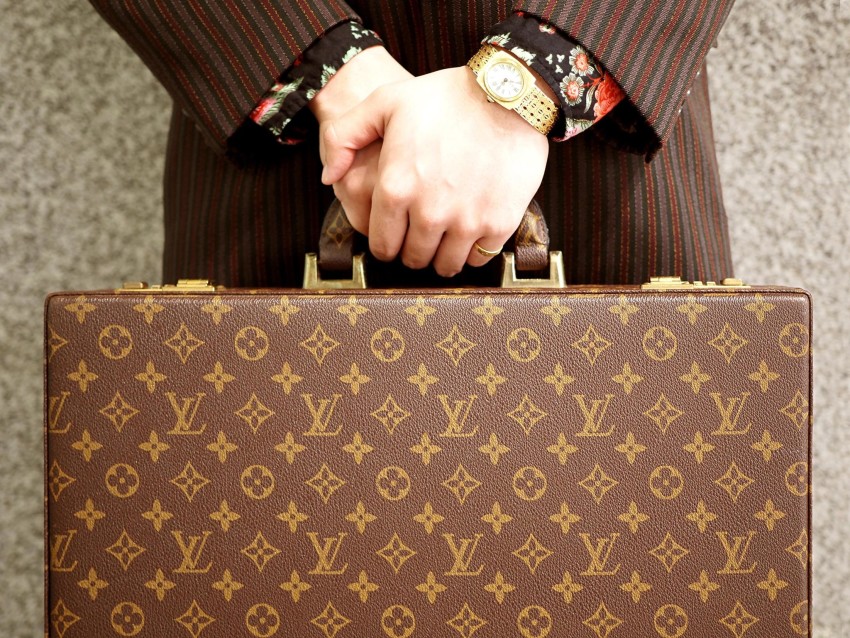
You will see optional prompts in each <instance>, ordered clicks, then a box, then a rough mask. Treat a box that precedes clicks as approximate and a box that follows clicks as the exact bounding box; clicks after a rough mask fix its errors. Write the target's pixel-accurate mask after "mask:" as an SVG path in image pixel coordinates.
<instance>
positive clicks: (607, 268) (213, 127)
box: [92, 0, 732, 286]
mask: <svg viewBox="0 0 850 638" xmlns="http://www.w3.org/2000/svg"><path fill="white" fill-rule="evenodd" d="M92 3H93V4H94V5H95V7H96V8H97V9H98V11H99V12H100V13H101V14H102V15H103V16H104V18H105V19H106V20H107V21H108V22H109V23H110V24H111V25H112V26H113V27H114V28H115V29H116V30H117V31H118V32H119V33H120V34H121V35H122V37H124V39H125V40H126V41H127V42H128V43H129V44H130V46H131V47H132V48H133V49H134V50H135V51H136V52H137V53H138V54H139V56H140V57H141V58H142V60H143V61H144V62H145V64H147V66H148V67H149V68H150V69H151V71H152V72H153V73H154V74H155V75H156V76H157V78H158V79H159V80H160V81H161V82H162V83H163V85H164V86H165V88H166V89H167V90H168V91H169V93H170V94H171V96H172V97H173V99H174V109H173V113H172V120H171V132H170V136H169V142H168V151H167V153H168V155H167V159H166V169H165V179H164V182H165V250H164V272H163V278H164V279H165V280H166V281H171V280H174V279H175V278H177V277H205V278H211V279H214V280H216V281H217V282H220V283H224V284H227V285H242V286H261V285H297V284H298V282H299V281H300V277H301V268H302V264H301V262H302V260H303V254H304V252H305V251H307V250H311V249H314V248H315V247H316V246H317V245H318V239H317V237H318V231H319V227H320V224H321V216H322V214H323V212H324V210H325V209H326V208H327V206H328V204H329V202H330V201H331V199H332V197H333V193H332V191H331V189H329V188H325V187H322V186H321V185H320V174H321V164H320V161H319V158H318V149H317V144H316V143H315V140H308V141H307V142H306V143H304V144H300V145H297V146H290V147H283V146H281V147H278V148H274V149H273V150H272V151H268V152H265V153H264V154H263V156H262V159H260V160H256V161H253V162H249V163H245V162H234V161H232V160H231V159H229V158H228V155H227V154H226V153H225V151H226V150H227V149H228V146H229V144H231V143H232V141H233V140H234V139H247V138H244V137H243V136H242V135H241V132H244V130H245V118H246V116H247V114H248V113H249V112H250V111H251V110H252V109H253V108H254V106H255V105H256V103H257V101H258V100H259V99H260V97H261V96H262V95H263V93H264V92H265V91H266V90H267V89H268V88H269V86H270V85H271V84H272V83H273V82H274V81H275V79H277V78H278V77H279V76H280V75H281V73H282V72H284V71H285V70H286V69H287V68H288V67H289V66H290V65H291V64H292V63H293V62H294V61H295V60H296V59H297V58H298V56H299V55H300V54H301V53H302V52H303V51H304V50H306V49H307V48H308V47H309V46H310V45H311V44H312V43H313V42H314V41H316V39H317V38H319V37H321V34H322V33H324V32H325V31H327V30H328V29H330V28H331V27H332V26H334V25H336V24H338V23H339V22H341V21H344V20H349V19H357V20H360V21H362V22H363V23H364V24H365V25H366V26H368V27H370V28H372V29H374V30H376V31H377V32H378V33H379V34H380V35H381V36H382V37H383V39H384V42H385V45H386V47H387V48H388V49H389V51H390V52H391V53H392V54H393V55H394V56H395V57H396V58H397V59H398V60H399V61H400V62H401V63H402V64H403V65H404V66H405V67H406V68H407V69H408V70H409V71H411V72H412V73H414V74H416V75H420V74H423V73H427V72H430V71H434V70H436V69H440V68H445V67H448V66H458V65H461V64H463V63H464V62H465V61H466V60H467V59H468V58H469V57H470V56H471V55H472V53H474V52H475V51H476V50H477V48H478V46H479V42H480V40H481V39H482V38H483V37H484V36H485V35H486V34H487V31H488V29H489V28H490V27H491V26H492V25H494V24H496V23H498V22H500V21H501V20H503V19H504V18H505V17H506V16H507V15H508V14H509V13H510V11H511V10H521V11H525V12H527V13H529V14H531V15H533V16H537V17H539V18H541V19H543V20H546V21H548V22H550V23H552V24H554V25H555V26H557V27H559V28H560V29H562V30H563V31H564V32H565V33H566V34H567V35H568V36H569V37H571V38H572V39H574V40H575V41H577V42H579V43H581V44H582V45H584V46H585V47H586V48H588V50H589V51H590V52H591V53H592V54H593V55H595V56H596V58H597V59H598V60H600V61H601V62H602V64H603V65H604V66H605V67H606V68H607V69H608V71H609V72H611V74H612V75H613V76H614V77H615V78H616V80H617V81H618V83H619V84H620V86H622V87H623V88H624V90H625V91H626V94H627V97H628V100H627V103H624V104H622V105H621V106H620V107H618V108H617V109H615V111H614V112H612V113H611V114H609V116H607V117H606V118H605V119H603V120H602V121H601V122H600V123H599V124H597V125H596V126H594V127H593V128H592V129H591V130H590V131H588V132H586V133H584V134H582V135H580V136H578V137H576V138H573V139H571V140H569V141H567V142H564V143H560V144H553V146H552V149H551V151H550V155H549V164H548V166H547V171H546V175H545V177H544V181H543V184H542V186H541V189H540V192H539V193H538V199H539V201H540V203H541V205H542V206H543V208H544V211H546V213H547V217H548V219H549V225H550V231H551V235H552V245H553V247H554V248H560V249H562V250H563V251H564V252H565V256H566V259H567V276H568V280H569V281H571V282H574V283H579V282H581V283H585V282H586V283H615V282H640V281H643V280H646V279H647V278H648V277H649V276H651V275H657V274H676V275H682V276H684V277H687V278H690V279H702V280H705V279H721V278H723V277H726V276H731V275H732V267H731V258H730V255H729V240H728V232H727V226H726V216H725V211H724V209H723V203H722V198H721V190H720V184H719V180H718V171H717V164H716V159H715V155H714V140H713V137H712V129H711V115H710V110H709V100H708V90H707V78H706V73H705V71H704V69H705V56H706V53H707V52H708V49H709V47H710V46H711V43H712V42H713V41H714V40H715V38H716V36H717V33H718V31H719V29H720V28H721V26H722V24H723V22H724V21H725V19H726V16H727V15H728V12H729V9H730V8H731V4H732V0H715V1H709V0H682V1H679V0H574V1H572V0H518V1H516V2H508V0H451V1H449V0H351V1H350V2H349V3H345V2H342V1H340V0H295V1H285V0H254V1H240V2H237V1H235V0H92ZM623 149H629V150H631V151H637V152H626V151H625V150H623ZM659 149H660V150H659ZM646 157H652V161H651V162H647V161H646ZM506 161H510V160H509V158H506Z"/></svg>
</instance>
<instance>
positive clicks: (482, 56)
mask: <svg viewBox="0 0 850 638" xmlns="http://www.w3.org/2000/svg"><path fill="white" fill-rule="evenodd" d="M466 65H467V66H468V67H469V68H470V69H472V72H473V73H474V74H475V79H476V81H477V82H478V84H479V85H480V86H481V88H482V89H484V92H485V93H486V94H487V99H488V100H489V101H490V102H495V103H496V104H499V105H501V106H503V107H505V108H506V109H509V110H511V111H516V112H517V113H519V115H520V117H521V118H522V119H524V120H525V121H526V122H528V123H529V124H531V125H532V126H533V127H534V128H536V129H537V130H538V131H540V132H541V133H543V135H546V134H548V133H549V131H551V130H552V127H553V126H554V125H555V121H556V120H557V119H558V106H557V104H555V102H553V101H552V99H551V98H550V97H549V96H548V95H546V94H545V93H544V92H543V91H541V90H540V88H539V87H538V86H537V84H536V81H535V78H534V75H533V74H532V73H531V71H529V70H528V68H527V67H526V66H525V65H524V64H523V63H522V62H520V61H519V60H517V59H516V58H515V57H514V56H512V55H511V54H510V53H508V52H507V51H505V50H503V49H499V48H497V47H494V46H492V45H490V44H484V45H482V47H481V48H480V49H479V50H478V53H476V54H475V55H473V56H472V58H471V59H470V60H469V62H467V63H466Z"/></svg>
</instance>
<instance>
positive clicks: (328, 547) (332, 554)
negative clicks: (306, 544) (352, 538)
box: [307, 532, 348, 576]
mask: <svg viewBox="0 0 850 638" xmlns="http://www.w3.org/2000/svg"><path fill="white" fill-rule="evenodd" d="M307 536H308V537H309V538H310V541H311V542H312V543H313V549H315V550H316V554H317V555H318V557H319V560H318V562H317V563H316V566H315V567H314V568H313V569H312V570H311V571H310V573H311V574H314V575H319V576H339V575H340V574H344V573H345V570H346V569H348V563H346V564H345V565H343V566H342V567H340V568H339V569H334V563H335V562H336V557H337V554H339V548H340V547H342V541H343V539H344V538H345V537H346V536H348V534H347V533H346V532H339V533H338V534H337V535H336V536H329V537H325V538H324V539H322V540H323V541H324V544H323V545H322V544H320V543H319V535H318V534H317V533H316V532H307Z"/></svg>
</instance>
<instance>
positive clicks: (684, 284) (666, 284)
mask: <svg viewBox="0 0 850 638" xmlns="http://www.w3.org/2000/svg"><path fill="white" fill-rule="evenodd" d="M749 287H750V286H748V285H747V284H745V283H744V282H743V281H741V280H740V279H734V278H732V277H727V278H726V279H724V280H723V281H721V282H720V283H719V284H718V283H717V282H715V281H693V282H690V281H683V280H682V279H681V278H680V277H650V279H649V283H646V284H643V285H641V287H640V288H641V290H686V291H691V290H736V289H742V288H749Z"/></svg>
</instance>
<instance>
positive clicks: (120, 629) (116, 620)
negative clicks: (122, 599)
mask: <svg viewBox="0 0 850 638" xmlns="http://www.w3.org/2000/svg"><path fill="white" fill-rule="evenodd" d="M109 620H110V622H111V623H112V628H113V629H114V630H115V632H116V633H117V634H118V635H119V636H135V635H136V634H138V633H139V632H140V631H141V630H142V627H144V626H145V615H144V613H143V612H142V610H141V608H140V607H139V606H138V605H136V604H134V603H118V604H117V605H116V606H115V607H114V608H113V609H112V614H111V615H110V617H109Z"/></svg>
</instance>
